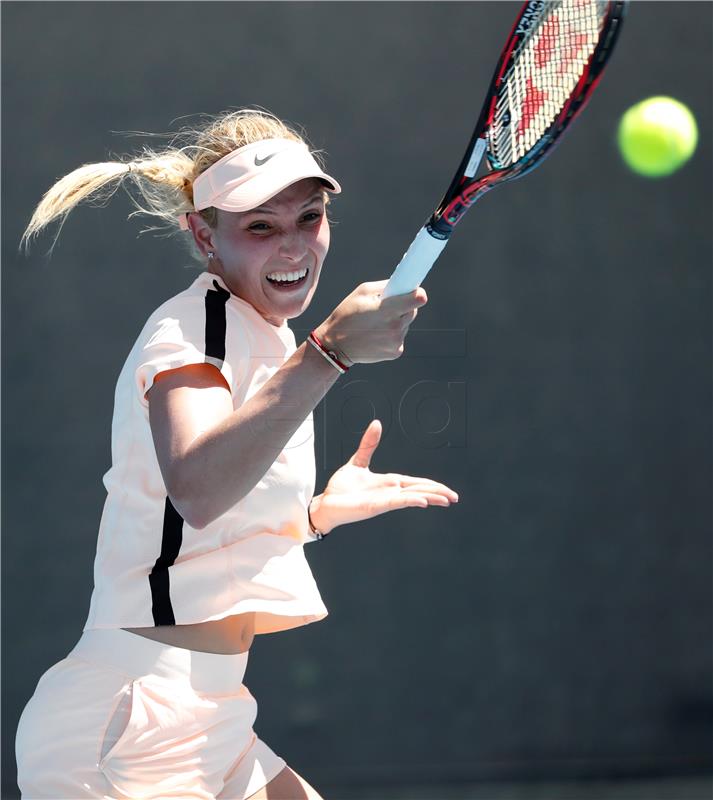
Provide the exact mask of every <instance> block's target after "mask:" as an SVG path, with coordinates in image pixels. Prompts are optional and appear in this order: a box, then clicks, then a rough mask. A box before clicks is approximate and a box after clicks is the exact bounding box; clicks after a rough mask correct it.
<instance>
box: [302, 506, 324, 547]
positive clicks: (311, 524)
mask: <svg viewBox="0 0 713 800" xmlns="http://www.w3.org/2000/svg"><path fill="white" fill-rule="evenodd" d="M311 505H312V501H311V500H310V502H309V503H308V504H307V522H308V523H309V529H310V530H311V531H312V533H313V534H314V535H315V536H316V537H317V541H318V542H319V541H321V540H322V539H326V538H327V536H329V534H328V533H321V532H320V531H318V530H317V529H316V528H315V527H314V524H313V522H312V516H311V515H310V513H309V507H310V506H311Z"/></svg>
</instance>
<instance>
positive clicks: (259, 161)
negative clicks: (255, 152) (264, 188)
mask: <svg viewBox="0 0 713 800" xmlns="http://www.w3.org/2000/svg"><path fill="white" fill-rule="evenodd" d="M276 155H277V153H270V155H269V156H265V158H260V157H259V156H255V166H256V167H261V166H262V165H263V164H264V163H265V162H266V161H269V160H270V159H271V158H272V157H273V156H276Z"/></svg>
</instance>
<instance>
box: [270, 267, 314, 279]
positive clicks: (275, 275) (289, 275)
mask: <svg viewBox="0 0 713 800" xmlns="http://www.w3.org/2000/svg"><path fill="white" fill-rule="evenodd" d="M306 274H307V270H306V269H301V270H298V271H297V272H271V273H269V274H268V275H267V277H268V278H270V280H273V281H296V280H297V278H304V276H305V275H306Z"/></svg>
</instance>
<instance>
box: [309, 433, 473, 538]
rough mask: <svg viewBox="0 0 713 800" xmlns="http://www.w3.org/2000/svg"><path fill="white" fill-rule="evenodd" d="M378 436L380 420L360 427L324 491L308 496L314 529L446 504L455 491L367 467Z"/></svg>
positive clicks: (326, 530) (452, 499)
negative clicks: (345, 458) (356, 440)
mask: <svg viewBox="0 0 713 800" xmlns="http://www.w3.org/2000/svg"><path fill="white" fill-rule="evenodd" d="M380 439H381V422H380V421H379V420H378V419H374V420H372V421H371V422H370V423H369V426H368V427H367V429H366V430H365V431H364V433H363V434H362V437H361V442H360V444H359V447H358V449H357V451H356V452H355V453H354V455H353V456H352V457H351V458H350V459H349V461H347V463H346V464H345V465H344V466H343V467H340V468H339V469H338V470H337V471H336V472H335V473H334V475H332V477H331V478H330V479H329V482H328V483H327V486H326V488H325V490H324V492H323V493H322V494H321V495H317V496H315V497H313V498H312V503H311V505H310V516H311V518H312V523H313V524H314V526H315V527H316V528H317V530H318V531H321V532H322V533H329V531H331V530H332V529H333V528H336V527H337V525H346V524H347V523H349V522H358V521H359V520H362V519H370V518H371V517H375V516H377V515H378V514H384V513H385V512H386V511H396V509H398V508H409V507H416V508H426V507H428V506H429V505H432V506H449V505H450V504H451V503H457V502H458V495H457V494H456V492H454V491H453V490H452V489H449V488H448V486H446V485H445V484H443V483H438V482H437V481H432V480H430V479H429V478H414V477H412V476H410V475H397V474H395V473H393V472H389V473H386V474H381V473H378V472H372V471H371V470H370V469H369V462H370V461H371V457H372V455H373V454H374V451H375V450H376V448H377V447H378V445H379V440H380Z"/></svg>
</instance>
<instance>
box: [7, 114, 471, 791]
mask: <svg viewBox="0 0 713 800" xmlns="http://www.w3.org/2000/svg"><path fill="white" fill-rule="evenodd" d="M181 136H182V139H183V141H185V139H186V137H187V136H188V137H190V138H189V143H188V144H184V145H183V146H180V147H179V146H178V141H179V140H178V139H175V140H174V141H173V142H172V143H171V144H170V145H169V146H168V147H167V149H165V150H164V151H162V152H156V151H154V150H151V149H147V148H146V149H144V150H143V151H142V153H141V155H140V157H137V158H134V159H133V160H122V161H118V162H112V163H101V164H90V165H85V166H83V167H81V168H79V169H77V170H75V171H74V172H72V173H70V174H69V175H67V176H66V177H64V178H62V179H61V180H60V181H58V182H57V183H56V184H55V185H54V186H53V187H52V188H51V189H50V190H49V191H48V192H47V194H46V195H45V196H44V198H43V199H42V201H41V202H40V204H39V206H38V207H37V209H36V210H35V213H34V215H33V217H32V219H31V221H30V223H29V225H28V228H27V230H26V231H25V234H24V237H23V240H24V241H25V242H28V241H29V240H30V239H31V238H32V237H33V236H35V235H36V234H37V233H38V232H39V231H40V230H41V229H42V228H43V227H44V226H45V225H47V224H48V223H49V222H51V221H53V220H56V219H59V220H61V221H63V220H64V218H65V216H66V214H67V213H68V212H69V211H70V210H71V209H72V208H73V207H74V206H76V205H77V203H79V202H80V201H81V200H84V199H87V198H93V197H94V198H95V197H97V196H102V195H106V194H107V193H109V194H110V193H111V192H113V191H115V190H116V188H117V187H118V186H119V185H121V184H123V183H124V182H125V181H130V182H132V183H131V184H129V185H130V186H131V185H133V187H134V188H135V189H136V192H135V200H136V202H137V205H138V206H139V210H140V212H141V213H147V214H151V215H154V216H156V217H158V218H159V219H160V220H161V221H163V222H167V223H169V224H171V225H174V226H175V227H176V229H177V230H178V229H179V228H181V229H183V230H184V231H185V235H186V236H187V237H188V241H189V244H190V246H191V247H192V248H193V250H194V254H195V255H196V256H197V258H198V259H199V261H200V263H201V265H202V269H201V270H200V271H199V272H198V274H197V277H195V280H193V282H192V283H191V284H190V285H189V286H188V287H187V288H186V289H185V290H183V291H181V292H180V293H178V294H177V295H175V296H174V297H171V298H170V299H168V300H166V302H164V303H163V304H162V305H161V306H160V307H159V308H158V309H156V310H155V311H154V312H153V313H152V314H151V315H150V316H149V318H148V320H147V322H146V324H145V325H144V328H143V330H142V331H141V332H140V334H139V336H138V338H137V340H136V342H135V344H134V346H133V348H132V349H131V352H130V353H129V355H128V357H127V360H126V362H125V364H124V367H123V369H122V371H121V373H120V375H119V379H118V382H117V386H116V393H115V403H114V415H113V421H112V465H111V469H110V470H109V471H108V472H107V474H106V475H105V476H104V484H105V486H106V489H107V498H106V503H105V506H104V510H103V513H102V518H101V523H100V528H99V534H98V544H97V553H96V559H95V563H94V590H93V593H92V597H91V602H90V608H89V615H88V619H87V622H86V624H85V626H84V630H83V633H82V635H81V637H80V639H79V641H78V643H77V644H76V646H75V647H74V648H73V649H72V650H71V652H70V653H69V654H68V656H67V657H66V658H64V659H62V660H61V661H59V662H58V663H57V664H55V665H54V666H53V667H51V668H50V669H49V670H48V671H47V672H45V673H44V675H42V677H41V678H40V681H39V683H38V685H37V688H36V690H35V693H34V695H33V696H32V698H31V699H30V701H29V702H28V704H27V706H26V707H25V709H24V711H23V714H22V717H21V720H20V725H19V727H18V732H17V738H16V755H17V765H18V783H19V785H20V788H21V791H22V796H23V797H27V798H34V797H42V798H73V799H74V800H76V798H85V797H87V798H89V797H92V798H166V797H176V798H178V797H180V798H234V799H235V800H246V798H265V799H266V800H278V799H282V800H286V799H288V798H289V799H290V800H292V798H308V799H309V800H319V798H320V795H319V794H318V793H317V791H316V790H315V789H314V788H312V787H311V786H310V785H309V784H308V783H307V782H306V781H305V780H304V779H303V778H302V777H300V776H299V775H298V774H297V773H295V772H294V771H293V770H292V769H290V768H289V767H288V766H287V764H286V763H285V761H284V760H283V759H282V758H281V757H280V756H278V755H276V754H275V753H274V752H273V751H272V750H271V749H270V748H269V747H268V746H267V745H266V744H265V743H264V742H262V741H261V740H260V739H259V738H258V737H257V736H256V734H255V733H254V730H253V724H254V722H255V719H256V715H257V704H256V701H255V699H254V698H253V696H252V695H251V694H250V692H249V691H248V689H247V688H246V687H245V685H244V684H243V683H242V679H243V676H244V673H245V668H246V665H247V659H248V651H249V649H250V646H251V644H252V642H253V638H254V636H255V635H257V634H261V633H270V632H275V631H280V630H286V629H289V628H294V627H297V626H299V625H305V624H307V623H310V622H314V621H316V620H320V619H322V618H324V617H325V616H326V614H327V610H326V608H325V607H324V604H323V602H322V599H321V597H320V595H319V592H318V590H317V587H316V584H315V581H314V578H313V576H312V573H311V571H310V568H309V566H308V564H307V561H306V560H305V557H304V552H303V548H304V545H305V544H306V543H307V542H311V541H318V540H320V539H323V538H324V537H325V536H326V535H331V532H332V531H334V529H335V528H337V527H338V526H340V525H346V524H347V523H351V522H356V521H359V520H364V519H368V518H370V517H373V516H375V515H377V514H382V513H385V512H387V511H395V510H397V509H400V508H406V507H409V506H412V507H421V508H425V507H427V506H429V505H438V506H448V505H450V504H451V503H452V502H456V501H457V500H458V497H457V495H456V493H455V492H454V491H452V490H451V489H450V488H449V487H447V486H445V485H443V484H441V483H439V482H437V481H434V480H430V479H428V478H419V477H411V476H408V475H397V474H378V473H375V472H372V471H371V470H370V469H369V463H370V460H371V458H372V455H373V453H374V451H375V449H376V448H377V446H378V444H379V439H380V436H381V426H380V423H379V421H378V420H373V421H372V422H371V423H370V424H369V426H368V427H367V429H366V431H365V432H364V434H363V436H362V438H361V442H360V444H359V447H358V448H357V450H356V452H355V453H354V455H353V456H352V457H351V458H350V459H349V461H348V462H347V463H346V464H345V465H344V466H343V467H341V468H340V469H339V470H337V472H335V474H334V475H333V476H332V477H331V479H330V480H329V481H328V483H327V486H326V487H325V488H324V491H323V492H322V493H321V494H319V495H316V496H313V495H314V483H315V460H314V436H313V419H312V411H313V409H314V408H315V406H316V405H317V404H318V403H319V401H320V400H321V398H322V397H324V395H325V394H326V393H327V391H328V390H329V389H330V387H331V386H332V385H333V384H334V383H335V381H337V380H338V378H339V376H340V375H341V374H343V373H344V372H345V371H346V370H347V369H349V367H350V366H351V365H352V364H355V363H373V362H378V361H384V360H389V359H395V358H397V357H398V356H399V355H400V354H401V353H402V352H403V349H404V338H405V336H406V333H407V331H408V329H409V326H410V325H411V323H412V322H413V320H414V319H415V317H416V315H417V313H418V309H419V308H420V307H421V306H423V305H424V304H425V303H426V302H427V297H426V293H425V291H424V290H423V289H421V288H419V289H417V290H415V291H414V292H411V293H410V294H407V295H401V296H395V297H390V298H387V299H382V298H381V297H380V291H381V290H382V289H383V288H384V286H385V285H386V283H387V281H385V280H384V281H376V282H371V283H362V284H361V285H359V286H357V288H356V289H354V291H353V292H352V293H351V294H349V296H348V297H346V299H345V300H343V301H342V302H341V303H340V304H339V305H338V306H337V307H336V308H335V309H334V311H333V312H332V313H331V314H330V315H329V316H328V317H327V319H326V320H325V321H324V322H323V323H322V324H321V325H319V326H318V327H317V328H316V329H315V330H314V331H312V332H311V334H310V336H309V338H308V339H307V340H306V341H304V342H302V343H301V344H300V346H299V347H297V346H296V342H295V337H294V334H293V333H292V331H291V330H290V328H289V327H288V326H287V320H288V319H294V318H296V317H299V315H300V314H302V313H303V312H304V311H305V310H306V309H307V308H308V306H309V304H310V302H311V300H312V297H313V296H314V293H315V291H316V289H317V285H318V283H319V277H320V273H321V270H322V264H323V262H324V259H325V256H326V255H327V251H328V249H329V241H330V229H329V222H328V219H327V215H326V211H325V208H326V204H327V202H328V193H338V192H339V191H340V187H339V184H338V183H337V181H336V180H335V179H334V178H332V177H330V176H329V175H327V174H326V173H325V172H324V170H323V167H322V166H321V165H320V163H318V162H317V160H316V158H315V155H314V154H313V153H312V152H311V151H310V149H309V147H308V145H307V144H306V143H305V141H304V139H303V138H302V137H301V136H300V135H299V134H298V133H297V132H296V131H294V130H293V129H292V128H290V127H289V126H287V125H286V124H285V123H283V122H281V121H280V120H278V119H277V118H275V117H273V116H272V115H270V114H268V113H265V112H260V111H252V110H241V111H233V112H228V113H224V114H221V115H219V116H217V117H215V118H212V119H210V120H209V121H208V122H207V123H205V124H204V125H203V127H202V128H200V129H194V130H192V131H187V130H185V129H184V130H183V132H182V134H181ZM137 302H140V299H139V298H137Z"/></svg>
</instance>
